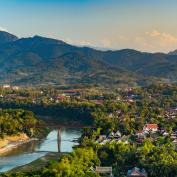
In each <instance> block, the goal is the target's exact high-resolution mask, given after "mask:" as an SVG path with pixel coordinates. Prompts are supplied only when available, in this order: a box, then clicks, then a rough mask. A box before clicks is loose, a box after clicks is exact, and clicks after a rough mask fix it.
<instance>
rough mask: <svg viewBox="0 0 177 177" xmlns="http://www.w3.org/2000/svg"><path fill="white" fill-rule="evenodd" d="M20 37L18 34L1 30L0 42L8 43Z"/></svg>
mask: <svg viewBox="0 0 177 177" xmlns="http://www.w3.org/2000/svg"><path fill="white" fill-rule="evenodd" d="M17 39H18V37H17V36H15V35H13V34H10V33H8V32H6V31H0V44H4V43H8V42H13V41H16V40H17Z"/></svg>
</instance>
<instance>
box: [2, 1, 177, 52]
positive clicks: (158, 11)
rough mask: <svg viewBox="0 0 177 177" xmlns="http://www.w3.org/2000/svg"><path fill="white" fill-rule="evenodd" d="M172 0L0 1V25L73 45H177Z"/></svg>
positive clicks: (153, 48) (150, 48) (151, 48)
mask: <svg viewBox="0 0 177 177" xmlns="http://www.w3.org/2000/svg"><path fill="white" fill-rule="evenodd" d="M176 19H177V0H0V30H6V31H8V32H10V33H13V34H15V35H17V36H19V37H29V36H34V35H41V36H46V37H52V38H56V39H60V40H64V41H66V42H68V43H71V44H75V45H85V46H93V47H99V48H106V49H108V48H109V49H118V50H119V49H124V48H131V49H136V50H141V51H147V52H169V51H172V50H175V49H177V20H176Z"/></svg>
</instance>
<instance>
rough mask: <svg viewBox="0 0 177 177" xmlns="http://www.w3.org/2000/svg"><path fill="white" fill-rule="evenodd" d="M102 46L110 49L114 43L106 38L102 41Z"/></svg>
mask: <svg viewBox="0 0 177 177" xmlns="http://www.w3.org/2000/svg"><path fill="white" fill-rule="evenodd" d="M101 45H102V47H108V48H109V47H111V46H112V42H111V40H110V39H108V38H105V39H102V40H101Z"/></svg>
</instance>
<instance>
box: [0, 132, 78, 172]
mask: <svg viewBox="0 0 177 177" xmlns="http://www.w3.org/2000/svg"><path fill="white" fill-rule="evenodd" d="M80 136H81V130H79V129H62V134H61V138H62V139H61V152H72V150H73V146H74V145H77V142H76V141H75V140H77V139H78V138H79V137H80ZM45 151H51V152H58V145H57V130H52V131H51V132H50V133H49V134H48V136H47V137H46V138H45V139H43V140H38V141H32V142H29V143H27V144H24V145H22V146H20V147H18V148H16V149H14V150H12V151H11V152H9V153H7V154H5V155H4V156H1V157H0V172H6V171H8V170H11V169H13V168H15V167H18V166H22V165H25V164H28V163H30V162H32V161H34V160H36V159H38V158H40V157H42V156H45V155H46V154H47V152H45Z"/></svg>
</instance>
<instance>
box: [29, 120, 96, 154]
mask: <svg viewBox="0 0 177 177" xmlns="http://www.w3.org/2000/svg"><path fill="white" fill-rule="evenodd" d="M26 128H39V129H40V128H49V129H57V130H58V134H57V145H58V153H61V141H62V139H61V130H62V129H65V128H67V129H69V128H71V129H73V128H74V129H84V128H94V126H89V125H82V124H72V123H71V124H62V123H60V124H42V125H35V126H34V125H31V126H30V125H29V126H27V127H26ZM48 152H50V151H48Z"/></svg>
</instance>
